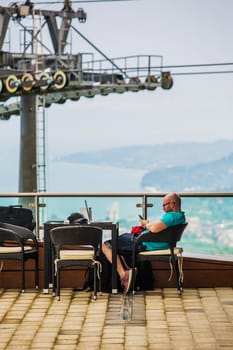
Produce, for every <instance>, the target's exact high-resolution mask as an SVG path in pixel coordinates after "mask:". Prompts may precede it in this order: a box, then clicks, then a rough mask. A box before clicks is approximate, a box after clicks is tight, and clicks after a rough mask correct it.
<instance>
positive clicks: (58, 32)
mask: <svg viewBox="0 0 233 350" xmlns="http://www.w3.org/2000/svg"><path fill="white" fill-rule="evenodd" d="M100 1H101V0H100ZM102 1H103V0H102ZM110 1H124V0H110ZM73 2H74V3H82V2H83V3H84V2H85V1H73ZM88 2H91V1H88ZM94 2H96V1H94ZM36 3H37V4H41V3H39V2H36V1H35V2H34V3H33V2H32V1H30V0H26V1H25V2H24V3H23V4H18V3H16V2H14V3H13V4H12V5H11V6H9V7H2V6H0V101H3V102H6V101H7V100H9V99H11V98H12V97H17V96H19V97H20V103H18V102H14V103H12V104H8V105H7V104H1V105H0V119H2V120H8V119H9V118H10V117H11V115H19V114H20V117H21V120H20V122H21V135H20V167H19V168H20V169H19V192H39V191H43V192H44V191H46V179H45V175H46V174H45V163H46V162H45V130H44V129H45V125H44V108H47V107H49V106H51V104H52V103H64V102H66V101H67V100H73V101H78V100H79V99H80V97H82V96H85V97H88V98H90V97H94V96H95V95H97V94H99V95H103V96H107V95H108V94H110V93H124V92H130V91H132V92H137V91H142V90H155V89H156V88H157V87H162V88H163V89H170V88H171V87H172V85H173V80H172V77H171V75H170V72H163V71H162V56H158V55H156V56H155V55H137V56H128V57H118V58H114V59H112V58H109V57H107V56H106V55H105V54H104V53H103V52H102V51H101V50H99V49H98V48H97V47H96V46H95V45H94V44H93V43H91V42H90V41H89V40H88V39H87V38H86V37H85V36H84V35H83V34H82V33H80V31H79V30H77V29H76V28H75V27H74V26H73V25H72V22H73V20H75V19H77V20H78V21H79V22H80V23H85V22H86V19H87V15H86V13H85V11H84V10H83V9H82V8H79V9H78V10H77V11H74V9H73V8H72V1H70V0H64V2H63V8H62V9H61V10H60V11H50V10H41V9H36V8H35V7H34V5H35V4H36ZM50 3H52V2H49V1H48V2H47V4H50ZM58 3H59V1H58ZM29 18H30V19H31V20H32V23H33V25H32V28H29V27H27V26H25V25H24V23H23V22H24V20H25V19H29ZM57 18H59V19H60V27H58V23H57ZM10 20H12V21H13V22H15V23H16V24H17V25H19V27H20V28H21V34H22V33H23V43H22V44H21V45H20V46H21V47H20V49H21V50H20V52H18V53H16V52H10V51H3V46H4V45H5V46H6V44H7V33H8V29H9V23H10ZM42 20H43V22H42ZM35 23H39V25H36V24H35ZM46 24H47V28H48V31H49V34H50V38H51V43H52V50H51V49H50V48H48V47H47V46H46V45H45V42H44V40H43V35H42V33H43V30H44V29H45V25H46ZM71 29H72V30H73V31H74V32H76V33H77V34H78V35H79V36H81V37H82V38H83V39H84V40H85V41H86V42H87V43H88V44H89V45H91V46H92V47H93V48H94V49H95V50H96V51H97V52H98V53H99V54H100V55H101V56H103V59H98V60H94V56H93V54H91V55H90V54H86V53H78V54H73V53H70V54H67V53H65V48H66V47H67V45H68V35H69V33H70V30H71ZM28 38H29V39H28ZM20 42H21V41H20ZM38 46H40V48H42V49H43V50H46V52H47V54H44V53H38ZM29 51H30V52H29ZM40 125H42V127H41V126H40Z"/></svg>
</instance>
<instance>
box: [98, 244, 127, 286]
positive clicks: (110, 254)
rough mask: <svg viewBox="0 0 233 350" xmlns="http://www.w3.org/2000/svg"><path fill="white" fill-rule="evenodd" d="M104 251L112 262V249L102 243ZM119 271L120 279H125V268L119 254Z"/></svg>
mask: <svg viewBox="0 0 233 350" xmlns="http://www.w3.org/2000/svg"><path fill="white" fill-rule="evenodd" d="M102 252H103V253H104V255H105V256H106V258H107V259H108V261H109V262H110V263H112V249H111V248H109V247H107V246H106V245H105V244H103V245H102ZM117 272H118V274H119V276H120V279H123V278H124V277H125V269H124V267H123V265H122V263H121V260H120V258H119V256H118V255H117Z"/></svg>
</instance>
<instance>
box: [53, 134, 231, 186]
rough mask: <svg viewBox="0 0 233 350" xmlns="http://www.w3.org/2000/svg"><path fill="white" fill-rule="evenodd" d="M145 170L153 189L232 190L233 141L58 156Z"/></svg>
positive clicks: (145, 183) (71, 160)
mask: <svg viewBox="0 0 233 350" xmlns="http://www.w3.org/2000/svg"><path fill="white" fill-rule="evenodd" d="M56 161H63V162H69V163H84V164H93V165H99V166H112V167H118V168H119V167H120V168H131V169H140V170H143V169H145V174H144V176H143V177H142V180H141V187H142V188H143V189H144V190H145V191H151V192H155V191H156V192H167V191H177V192H232V191H233V140H219V141H215V142H212V143H205V142H182V143H167V144H158V145H142V146H140V145H137V146H130V147H119V148H113V149H106V150H99V151H95V152H76V153H72V154H68V155H65V156H62V157H59V158H57V159H56Z"/></svg>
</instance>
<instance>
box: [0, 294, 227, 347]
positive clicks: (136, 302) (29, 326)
mask: <svg viewBox="0 0 233 350" xmlns="http://www.w3.org/2000/svg"><path fill="white" fill-rule="evenodd" d="M127 311H128V313H127ZM130 311H132V312H131V314H130ZM123 318H128V320H123ZM0 319H1V323H0V349H12V350H17V349H37V350H38V349H41V350H43V349H47V350H48V349H64V350H73V349H77V350H111V349H114V350H131V349H132V350H137V349H138V350H139V349H140V350H144V349H149V350H155V349H156V350H157V349H158V350H163V349H164V350H165V349H166V350H176V349H177V350H178V349H179V350H192V349H198V350H207V349H208V350H215V349H216V350H217V349H224V350H226V349H227V350H233V289H232V288H216V289H185V291H184V294H183V296H182V297H180V296H179V295H178V294H177V292H176V290H175V289H163V290H162V289H157V290H154V291H148V292H145V293H137V294H135V295H134V296H132V295H129V297H127V298H123V296H122V295H120V294H117V295H116V294H114V295H111V294H102V296H98V299H97V300H96V301H93V300H92V295H91V293H86V292H77V291H75V292H73V291H72V290H71V289H62V291H61V300H60V301H57V300H56V299H55V298H54V297H53V296H52V295H51V294H43V292H42V291H38V292H36V291H34V290H30V291H26V292H25V293H20V291H18V290H0Z"/></svg>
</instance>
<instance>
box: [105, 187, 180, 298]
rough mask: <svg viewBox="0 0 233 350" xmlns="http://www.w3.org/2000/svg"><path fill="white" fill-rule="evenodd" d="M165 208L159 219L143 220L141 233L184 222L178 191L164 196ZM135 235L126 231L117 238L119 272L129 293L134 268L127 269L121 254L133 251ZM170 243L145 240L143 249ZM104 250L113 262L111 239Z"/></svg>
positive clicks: (162, 247)
mask: <svg viewBox="0 0 233 350" xmlns="http://www.w3.org/2000/svg"><path fill="white" fill-rule="evenodd" d="M163 210H164V212H165V213H164V214H163V216H162V217H161V219H160V220H159V221H156V222H153V223H149V220H144V219H142V220H141V226H142V227H143V228H144V231H142V233H141V234H143V233H145V232H148V231H151V232H154V233H158V232H160V231H162V230H165V229H166V228H167V227H170V226H175V225H179V224H184V223H185V221H186V219H185V213H184V212H183V211H182V210H181V198H180V196H179V195H178V194H176V193H169V194H167V195H165V196H164V198H163ZM134 237H135V236H134V235H133V234H130V233H124V234H122V235H120V236H119V237H118V239H117V253H118V255H117V272H118V274H119V276H120V279H121V283H122V286H123V288H124V291H123V292H124V293H127V292H128V291H129V289H130V285H131V280H132V273H133V271H132V269H127V268H125V267H124V265H123V264H122V261H121V259H120V255H121V256H123V257H124V253H127V254H129V252H131V253H132V251H133V245H134ZM167 248H168V245H167V243H166V242H144V243H143V250H156V249H167ZM102 251H103V253H104V255H105V256H106V258H107V259H108V261H110V263H112V247H111V241H106V242H104V243H103V245H102Z"/></svg>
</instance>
